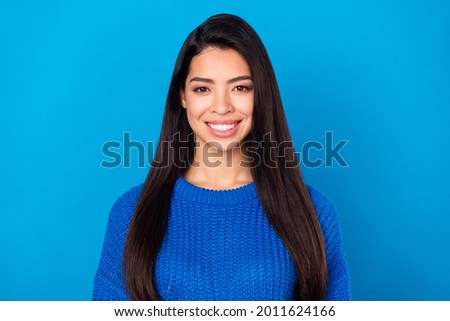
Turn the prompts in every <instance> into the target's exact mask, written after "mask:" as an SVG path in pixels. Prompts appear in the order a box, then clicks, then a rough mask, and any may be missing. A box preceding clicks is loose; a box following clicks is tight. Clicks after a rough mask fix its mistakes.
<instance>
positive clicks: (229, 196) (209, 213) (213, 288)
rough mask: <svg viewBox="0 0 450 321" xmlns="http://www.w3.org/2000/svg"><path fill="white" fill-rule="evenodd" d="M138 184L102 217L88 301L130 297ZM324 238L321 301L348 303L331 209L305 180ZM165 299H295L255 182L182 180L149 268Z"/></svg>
mask: <svg viewBox="0 0 450 321" xmlns="http://www.w3.org/2000/svg"><path fill="white" fill-rule="evenodd" d="M142 188H143V184H141V185H138V186H136V187H134V188H132V189H131V190H129V191H128V192H126V193H124V194H123V195H122V196H121V197H120V198H119V199H118V200H117V201H116V202H115V204H114V206H113V208H112V210H111V212H110V216H109V219H108V225H107V229H106V234H105V240H104V244H103V249H102V253H101V258H100V263H99V267H98V270H97V273H96V275H95V279H94V292H93V299H94V300H129V299H130V298H129V297H128V295H127V294H126V292H125V289H124V286H123V283H122V276H121V260H122V250H123V245H124V242H125V238H126V234H127V231H128V225H129V222H130V219H131V217H132V215H133V211H134V208H135V207H136V204H137V201H138V199H139V196H140V194H141V192H142ZM307 188H308V192H309V194H310V197H311V200H312V202H313V204H314V207H315V210H316V212H317V215H318V218H319V222H320V224H321V227H322V231H323V234H324V237H325V245H326V257H327V269H328V287H327V292H326V297H325V300H350V285H349V276H348V268H347V263H346V260H345V256H344V252H343V246H342V239H341V231H340V226H339V222H338V217H337V214H336V209H335V208H334V206H333V205H332V203H331V202H330V200H329V199H328V198H327V197H326V196H325V195H324V194H322V193H320V192H319V191H317V190H316V189H314V188H313V187H311V186H309V185H307ZM154 283H155V286H156V289H157V291H158V293H159V294H160V295H161V297H162V298H163V299H164V300H176V301H189V300H218V301H219V300H233V301H241V300H248V301H256V300H257V301H265V300H272V301H276V300H293V299H294V297H293V294H294V283H295V268H294V265H293V263H292V260H291V258H290V256H289V253H288V252H287V250H286V248H285V246H284V244H283V242H282V241H281V239H280V238H279V237H278V235H277V234H276V233H275V231H274V229H273V228H272V226H271V224H270V223H269V221H268V219H267V217H266V214H265V212H264V210H263V208H262V204H261V202H260V201H259V198H258V195H257V191H256V186H255V184H254V182H252V183H250V184H247V185H245V186H242V187H239V188H236V189H231V190H225V191H216V190H210V189H205V188H201V187H197V186H195V185H192V184H191V183H189V182H188V181H186V180H185V179H184V178H182V177H180V178H179V179H178V180H177V182H176V184H175V186H174V190H173V194H172V200H171V209H170V213H169V223H168V229H167V232H166V234H165V236H164V239H163V242H162V245H161V248H160V251H159V254H158V258H157V261H156V265H155V269H154Z"/></svg>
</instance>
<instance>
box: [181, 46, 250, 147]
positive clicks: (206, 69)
mask: <svg viewBox="0 0 450 321" xmlns="http://www.w3.org/2000/svg"><path fill="white" fill-rule="evenodd" d="M253 96H254V94H253V81H252V75H251V72H250V68H249V66H248V64H247V62H246V61H245V60H244V58H242V56H241V55H240V54H239V53H238V52H237V51H235V50H233V49H218V48H212V47H208V48H206V49H204V50H203V51H202V52H200V54H198V55H197V56H195V57H194V58H193V59H192V61H191V65H190V70H189V73H188V75H187V77H186V83H185V87H184V90H181V91H180V99H181V105H182V106H183V107H184V108H186V112H187V118H188V121H189V125H190V126H191V128H192V130H193V131H194V133H195V137H196V141H197V142H200V146H204V145H203V144H204V143H206V144H208V145H209V146H213V147H215V148H217V149H218V150H223V151H225V150H231V149H232V148H233V147H234V146H236V145H237V144H238V143H239V142H242V140H243V139H244V138H245V137H246V136H247V134H248V133H249V132H250V129H251V127H252V113H253V101H254V97H253Z"/></svg>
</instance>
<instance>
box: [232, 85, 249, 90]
mask: <svg viewBox="0 0 450 321" xmlns="http://www.w3.org/2000/svg"><path fill="white" fill-rule="evenodd" d="M234 90H236V91H249V90H250V88H249V87H247V86H236V87H234Z"/></svg>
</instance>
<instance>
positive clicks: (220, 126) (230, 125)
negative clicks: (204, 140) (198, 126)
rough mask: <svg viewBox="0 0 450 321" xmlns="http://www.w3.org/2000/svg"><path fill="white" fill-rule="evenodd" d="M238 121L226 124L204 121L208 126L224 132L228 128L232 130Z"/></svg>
mask: <svg viewBox="0 0 450 321" xmlns="http://www.w3.org/2000/svg"><path fill="white" fill-rule="evenodd" d="M238 123H239V122H238V121H237V122H235V123H228V124H223V123H222V124H220V123H214V124H213V123H206V124H207V125H208V126H209V127H211V128H212V129H214V130H217V131H219V132H226V131H228V130H232V129H233V128H234V127H236V126H237V124H238Z"/></svg>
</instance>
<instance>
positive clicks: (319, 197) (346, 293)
mask: <svg viewBox="0 0 450 321" xmlns="http://www.w3.org/2000/svg"><path fill="white" fill-rule="evenodd" d="M308 189H309V192H310V196H311V200H312V201H313V204H314V207H315V210H316V213H317V216H318V218H319V222H320V225H321V227H322V232H323V236H324V239H325V251H326V259H327V272H328V285H327V291H326V295H325V299H324V300H326V301H348V300H351V293H350V279H349V270H348V265H347V261H346V259H345V253H344V248H343V242H342V235H341V234H342V233H341V227H340V224H339V219H338V214H337V211H336V208H335V207H334V206H333V204H332V203H331V201H330V200H329V199H328V197H327V196H325V195H324V194H322V193H321V192H319V191H317V190H315V189H314V188H312V187H310V186H308Z"/></svg>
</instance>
